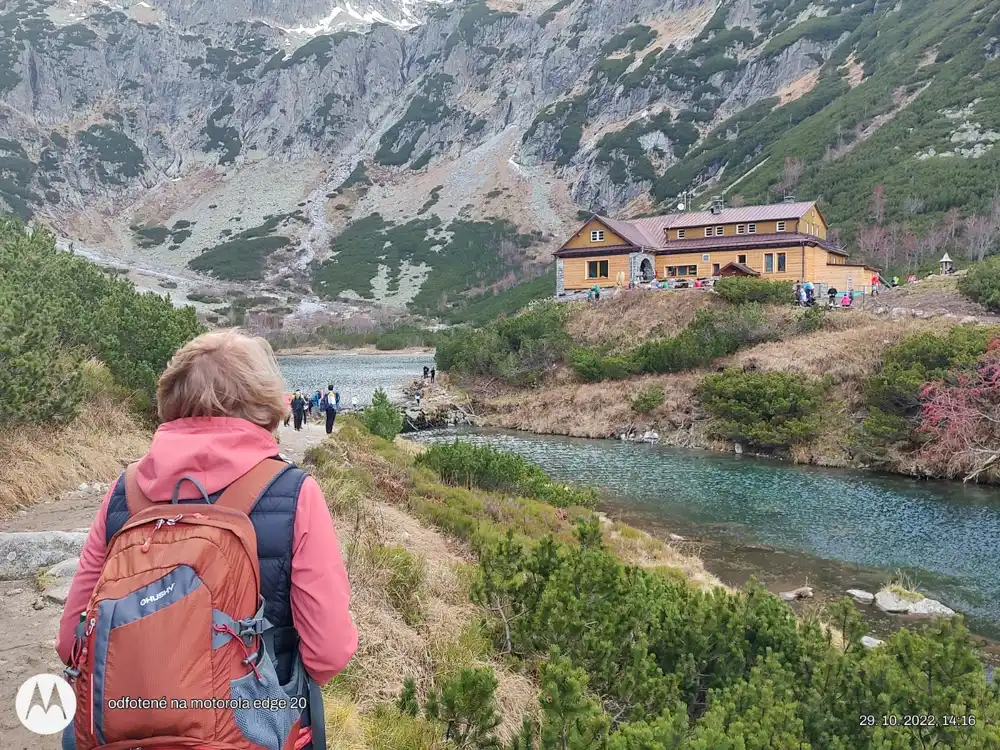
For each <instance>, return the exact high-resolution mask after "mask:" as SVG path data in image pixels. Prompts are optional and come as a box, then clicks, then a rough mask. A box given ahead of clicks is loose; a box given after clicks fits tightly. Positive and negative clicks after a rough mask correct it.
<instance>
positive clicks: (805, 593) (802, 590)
mask: <svg viewBox="0 0 1000 750" xmlns="http://www.w3.org/2000/svg"><path fill="white" fill-rule="evenodd" d="M778 596H780V597H781V598H782V599H784V600H785V601H786V602H794V601H798V600H799V599H812V597H813V590H812V586H800V587H799V588H797V589H795V590H794V591H782V592H781V593H780V594H778Z"/></svg>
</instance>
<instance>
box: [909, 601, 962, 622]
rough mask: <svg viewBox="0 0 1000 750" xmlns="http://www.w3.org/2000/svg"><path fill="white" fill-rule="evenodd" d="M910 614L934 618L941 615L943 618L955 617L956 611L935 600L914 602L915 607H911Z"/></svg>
mask: <svg viewBox="0 0 1000 750" xmlns="http://www.w3.org/2000/svg"><path fill="white" fill-rule="evenodd" d="M908 614H911V615H927V616H934V615H940V616H942V617H954V616H955V610H953V609H952V608H951V607H946V606H945V605H943V604H942V603H941V602H939V601H936V600H934V599H927V598H924V599H921V600H920V601H919V602H914V603H913V606H912V607H910V611H909V613H908Z"/></svg>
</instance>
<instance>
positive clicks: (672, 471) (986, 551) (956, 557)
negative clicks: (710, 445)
mask: <svg viewBox="0 0 1000 750" xmlns="http://www.w3.org/2000/svg"><path fill="white" fill-rule="evenodd" d="M456 436H460V437H461V439H463V440H468V441H470V442H473V443H479V444H488V445H492V446H494V447H496V448H500V449H503V450H508V451H513V452H515V453H519V454H521V455H523V456H525V457H526V458H529V459H530V460H532V461H535V462H536V463H538V464H540V465H541V466H542V467H544V468H545V470H546V471H548V472H549V473H550V474H551V475H552V476H554V477H556V478H559V479H564V480H575V481H580V482H586V483H588V484H593V485H597V486H599V487H601V488H603V490H604V492H605V508H604V509H605V510H607V511H608V512H609V513H611V514H612V515H616V516H619V517H622V518H624V519H626V520H629V521H631V522H635V523H637V524H638V525H640V526H643V527H645V528H650V529H651V530H654V531H656V532H662V533H664V534H665V533H667V532H672V533H677V534H681V535H683V536H685V537H690V538H695V539H704V540H705V542H706V544H705V546H704V547H702V548H699V549H695V550H693V551H694V552H695V553H696V554H698V555H700V556H701V557H702V558H703V559H705V560H706V563H707V565H708V567H709V568H710V569H711V570H712V571H713V572H715V573H716V574H717V575H719V576H720V577H721V578H723V580H726V581H727V582H730V583H735V584H742V583H743V582H745V580H746V579H747V578H749V576H750V575H751V574H752V575H755V576H757V577H758V578H760V579H762V580H763V581H764V582H765V583H768V584H769V585H770V584H774V585H773V586H772V588H773V589H776V590H781V589H782V588H783V587H784V586H787V587H791V588H793V587H795V586H798V585H801V584H803V583H806V582H808V583H810V584H812V585H814V586H817V587H818V588H819V589H821V590H825V591H826V592H827V593H828V594H829V595H830V596H831V597H832V596H840V595H841V594H842V593H843V591H844V590H846V589H847V588H852V587H860V588H867V589H868V590H876V589H877V588H878V587H879V586H880V585H881V584H882V583H884V582H886V581H887V580H888V578H889V577H890V576H892V575H893V574H895V573H896V571H897V570H902V571H903V572H904V573H906V574H907V575H908V576H909V577H910V578H911V579H912V580H913V581H914V582H915V583H917V584H918V585H919V587H920V589H921V590H922V591H925V592H927V593H928V594H929V595H931V596H933V597H934V598H937V599H940V600H941V601H943V602H944V603H945V604H948V605H949V606H951V607H953V608H955V609H957V610H959V611H962V612H964V613H966V615H967V617H968V620H969V624H970V627H973V628H974V629H975V630H976V632H979V633H983V634H985V635H989V636H991V637H997V636H998V635H1000V564H998V562H997V556H998V552H1000V494H998V492H997V490H995V489H987V488H982V487H975V486H965V485H962V484H960V483H951V482H920V481H916V480H909V479H906V478H902V477H895V476H890V475H880V474H871V473H863V472H854V471H841V470H830V469H820V468H815V467H801V466H794V465H791V464H787V463H782V462H776V461H766V460H760V459H755V458H749V457H740V456H734V455H724V454H716V453H709V452H703V451H689V450H682V449H676V448H670V447H666V446H652V445H643V444H629V443H622V442H618V441H612V440H583V439H574V438H563V437H552V436H539V435H532V434H527V433H515V432H507V431H494V430H472V429H464V430H459V431H455V430H448V431H434V432H428V433H421V434H419V435H418V436H416V439H418V440H423V441H431V442H433V441H440V440H454V439H455V438H456ZM887 619H888V618H887Z"/></svg>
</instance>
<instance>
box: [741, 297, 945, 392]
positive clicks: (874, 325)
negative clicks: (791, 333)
mask: <svg viewBox="0 0 1000 750" xmlns="http://www.w3.org/2000/svg"><path fill="white" fill-rule="evenodd" d="M830 323H831V326H832V328H833V330H829V329H824V330H821V331H817V332H815V333H810V334H806V335H804V336H796V337H795V338H791V339H788V340H786V341H779V342H775V343H771V344H761V345H759V346H755V347H753V348H752V349H747V350H745V351H742V352H739V353H738V354H735V355H734V356H733V357H731V358H730V359H729V361H728V364H732V365H734V366H736V367H742V366H743V365H745V364H747V363H748V362H750V361H751V360H753V361H754V362H755V363H756V364H757V365H758V366H759V367H760V368H761V369H763V370H777V371H781V372H798V373H802V374H805V375H810V376H812V377H823V376H829V377H830V378H831V379H832V380H833V382H834V383H835V384H840V383H847V382H856V381H859V380H861V379H863V378H865V377H867V376H868V375H870V374H871V373H872V372H874V371H875V370H876V369H877V368H878V367H880V366H881V363H882V356H883V352H884V351H885V350H886V349H887V348H888V347H890V346H892V345H894V344H896V343H898V342H899V340H900V339H901V338H903V337H905V336H909V335H911V334H914V333H921V332H923V331H931V330H936V331H941V330H942V328H943V327H944V326H943V325H942V323H941V322H940V321H931V320H923V319H919V318H904V319H889V320H887V319H885V318H877V317H875V316H870V315H863V314H859V315H857V316H850V318H849V319H848V317H847V316H844V317H843V318H840V319H837V314H833V315H832V316H831V319H830Z"/></svg>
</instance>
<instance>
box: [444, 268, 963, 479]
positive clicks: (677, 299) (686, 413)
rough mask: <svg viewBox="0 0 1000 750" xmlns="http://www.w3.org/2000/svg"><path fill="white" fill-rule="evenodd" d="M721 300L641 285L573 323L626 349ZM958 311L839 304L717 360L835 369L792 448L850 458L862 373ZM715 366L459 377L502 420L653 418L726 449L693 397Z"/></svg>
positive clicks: (539, 424) (531, 424)
mask: <svg viewBox="0 0 1000 750" xmlns="http://www.w3.org/2000/svg"><path fill="white" fill-rule="evenodd" d="M922 283H923V282H922ZM935 288H936V287H935ZM914 296H915V295H914ZM916 299H919V298H916ZM912 300H913V297H911V300H910V301H908V302H907V306H908V307H918V306H919V303H918V302H915V301H912ZM718 304H719V301H718V300H716V299H715V298H713V297H712V296H711V295H709V294H698V293H696V292H686V293H685V292H658V293H655V294H653V293H645V292H637V293H635V294H627V295H623V296H622V297H620V298H618V299H611V300H608V301H607V302H601V303H600V304H599V305H596V306H595V305H589V304H585V303H573V308H572V314H571V317H570V320H569V322H568V323H567V326H566V328H567V330H568V331H569V333H570V334H571V336H572V337H573V338H574V339H575V340H576V341H577V342H579V343H585V344H587V345H591V346H593V345H598V346H601V345H605V346H609V347H611V348H612V349H617V350H623V349H627V348H629V347H631V346H634V345H635V344H637V343H641V342H642V341H646V340H648V339H650V338H654V337H657V336H664V335H667V336H669V335H673V334H674V333H676V332H677V331H679V330H680V329H681V328H683V327H684V325H686V324H687V323H688V322H689V321H690V320H691V318H693V316H694V314H695V312H696V311H697V310H698V309H701V308H705V307H711V306H717V305H718ZM959 320H960V317H952V318H942V317H937V318H932V319H920V318H913V317H895V316H888V317H886V316H881V315H874V314H870V313H866V312H863V311H860V310H852V311H850V312H843V311H836V312H834V313H832V314H831V315H830V316H829V317H828V318H827V319H826V321H825V323H824V327H823V329H822V330H819V331H816V332H814V333H809V334H805V335H801V336H798V337H795V338H792V339H788V340H785V341H781V342H776V343H766V344H760V345H758V346H755V347H751V348H749V349H745V350H743V351H741V352H738V353H737V354H735V355H733V356H731V357H726V358H723V359H721V360H719V361H718V362H717V363H716V365H715V366H716V367H720V366H736V367H743V366H747V365H750V366H754V367H759V368H760V369H763V370H776V371H783V372H799V373H803V374H806V375H809V376H811V377H816V378H818V377H822V376H829V377H830V378H831V379H832V381H833V391H832V393H831V398H830V399H828V400H827V403H826V407H825V410H824V415H823V422H824V429H823V431H822V433H821V435H820V437H819V438H818V439H817V440H816V441H814V442H813V443H812V444H810V445H808V446H803V447H799V448H796V449H795V451H794V453H793V457H794V458H795V460H797V461H799V462H802V463H814V464H820V465H827V466H846V465H848V464H849V463H850V457H849V451H848V447H849V446H848V445H847V444H846V442H845V439H844V438H843V437H842V432H843V428H845V427H850V426H852V425H854V424H855V421H856V418H855V412H856V411H857V409H858V407H859V406H860V402H861V391H860V386H861V381H862V380H863V379H864V378H865V377H866V376H868V375H870V374H871V373H872V372H874V371H875V370H876V369H877V368H878V367H879V366H880V356H879V355H880V352H881V351H882V350H883V349H884V348H886V347H888V346H890V345H891V344H893V343H897V342H898V341H899V340H900V339H901V338H902V337H904V336H906V335H909V334H913V333H918V332H920V331H934V332H944V331H946V330H947V329H948V328H950V327H951V326H953V325H955V324H957V323H958V322H959ZM709 372H711V370H710V369H704V370H693V371H688V372H682V373H677V374H672V375H650V376H641V377H636V378H631V379H629V380H625V381H615V382H609V383H581V382H579V381H578V380H577V379H576V378H575V377H574V375H573V373H572V371H571V370H570V368H568V367H562V368H560V369H558V370H557V371H556V372H555V373H554V374H553V375H551V376H550V377H549V378H548V380H547V381H546V383H545V384H544V385H543V387H540V388H533V389H514V388H502V387H499V386H497V384H496V383H495V382H493V381H491V382H490V383H489V384H488V385H487V384H485V383H480V382H469V383H462V384H461V386H462V387H463V388H465V389H466V390H467V391H468V394H469V396H470V397H471V398H472V399H473V402H474V403H475V405H476V408H477V411H478V412H480V413H482V414H484V416H485V418H486V420H487V422H488V423H490V424H492V425H495V426H498V427H505V428H510V429H520V430H527V431H529V432H536V433H544V434H559V435H572V436H576V437H589V438H605V437H617V436H618V435H620V434H622V433H623V432H629V431H633V430H634V431H637V432H640V433H641V432H643V431H645V430H646V429H648V428H655V429H656V430H658V432H659V434H660V438H661V440H663V441H665V442H667V443H671V444H676V445H681V446H688V447H703V448H711V449H716V450H725V449H727V446H726V445H725V444H724V443H722V442H720V441H718V440H716V439H714V438H712V437H711V436H710V435H709V434H708V429H707V428H708V422H707V420H706V415H705V414H704V412H703V410H702V409H701V408H700V407H699V406H698V404H697V402H696V400H695V397H694V392H695V389H696V387H697V386H698V384H699V383H700V382H701V380H702V379H703V378H704V377H705V376H706V375H707V374H709ZM650 385H656V386H659V387H662V388H663V390H664V393H665V395H666V399H665V401H664V403H663V405H662V406H660V407H658V408H656V409H655V410H653V411H652V412H651V413H650V414H648V415H643V416H639V415H636V414H634V413H633V412H632V410H631V406H630V400H631V399H632V398H633V397H634V396H636V395H637V394H638V393H639V392H640V391H641V390H642V389H643V388H646V387H648V386H650ZM899 470H900V471H903V472H910V471H912V470H914V467H913V466H909V465H905V464H901V465H900V466H899Z"/></svg>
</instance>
